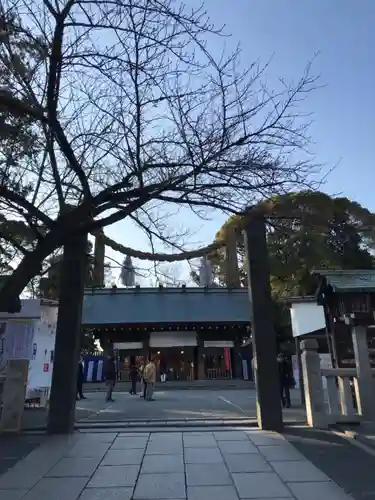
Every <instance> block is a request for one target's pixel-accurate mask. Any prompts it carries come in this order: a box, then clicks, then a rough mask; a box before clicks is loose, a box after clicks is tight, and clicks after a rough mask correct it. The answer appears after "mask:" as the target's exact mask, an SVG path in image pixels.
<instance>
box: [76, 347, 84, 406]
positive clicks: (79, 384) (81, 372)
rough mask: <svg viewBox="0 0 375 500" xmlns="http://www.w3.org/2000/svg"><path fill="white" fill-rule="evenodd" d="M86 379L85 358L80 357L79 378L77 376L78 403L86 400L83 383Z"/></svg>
mask: <svg viewBox="0 0 375 500" xmlns="http://www.w3.org/2000/svg"><path fill="white" fill-rule="evenodd" d="M84 379H85V375H84V361H83V356H80V358H79V361H78V376H77V398H76V399H77V401H78V400H79V399H86V398H85V396H84V395H83V381H84Z"/></svg>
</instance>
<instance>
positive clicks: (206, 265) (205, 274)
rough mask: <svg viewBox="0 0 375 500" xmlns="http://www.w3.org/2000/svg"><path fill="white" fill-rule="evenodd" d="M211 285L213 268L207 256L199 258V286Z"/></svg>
mask: <svg viewBox="0 0 375 500" xmlns="http://www.w3.org/2000/svg"><path fill="white" fill-rule="evenodd" d="M212 284H213V267H212V264H211V262H210V261H209V259H208V258H207V256H205V257H202V258H201V263H200V267H199V286H201V287H205V286H212Z"/></svg>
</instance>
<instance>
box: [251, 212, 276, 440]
mask: <svg viewBox="0 0 375 500" xmlns="http://www.w3.org/2000/svg"><path fill="white" fill-rule="evenodd" d="M245 248H246V254H247V275H248V283H249V297H250V301H251V304H250V306H251V310H252V318H251V322H252V343H253V352H254V365H255V368H256V376H255V386H256V393H257V419H258V425H259V427H260V428H261V429H266V430H271V431H280V430H281V429H282V427H283V419H282V411H281V401H280V399H281V398H280V385H279V371H278V366H277V352H276V332H275V328H274V319H273V303H272V298H271V289H270V283H269V267H268V249H267V240H266V225H265V220H264V218H263V217H262V216H255V217H253V218H252V219H251V220H250V222H249V224H248V226H247V227H246V229H245Z"/></svg>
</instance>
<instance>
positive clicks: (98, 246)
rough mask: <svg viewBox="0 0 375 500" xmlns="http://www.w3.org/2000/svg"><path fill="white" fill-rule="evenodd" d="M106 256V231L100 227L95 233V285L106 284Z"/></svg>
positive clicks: (101, 285)
mask: <svg viewBox="0 0 375 500" xmlns="http://www.w3.org/2000/svg"><path fill="white" fill-rule="evenodd" d="M104 257H105V243H104V231H103V229H99V230H98V231H97V232H96V233H95V246H94V270H93V282H94V285H95V286H99V287H103V286H104Z"/></svg>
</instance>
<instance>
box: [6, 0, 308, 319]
mask: <svg viewBox="0 0 375 500" xmlns="http://www.w3.org/2000/svg"><path fill="white" fill-rule="evenodd" d="M0 9H1V10H0V126H1V128H2V130H7V134H8V136H7V137H8V139H7V140H8V141H9V134H10V135H11V137H12V138H13V139H14V137H16V139H17V140H18V142H19V143H21V140H22V147H19V151H20V153H19V154H18V155H17V156H15V155H13V156H14V157H12V155H9V153H7V154H5V153H4V149H3V150H2V151H3V153H0V156H1V155H3V156H2V158H1V161H0V168H1V170H0V174H1V177H0V207H1V211H2V213H5V214H8V216H12V217H18V218H20V219H23V220H24V221H25V222H26V223H27V224H28V225H29V226H30V228H31V229H32V230H33V231H34V233H35V245H34V247H33V249H32V250H26V249H25V251H24V256H23V258H22V260H21V262H20V263H19V265H18V267H17V268H16V269H15V270H14V272H13V273H12V274H11V275H10V277H9V280H8V283H7V287H6V292H4V289H3V292H1V291H0V310H2V309H4V308H6V309H9V307H10V303H11V301H12V300H15V297H18V296H19V294H20V293H21V292H22V290H23V289H24V288H25V286H26V285H27V283H28V282H29V281H30V280H31V279H32V278H33V276H35V275H37V274H38V273H39V272H40V270H41V267H42V263H43V261H44V260H45V259H46V257H47V256H48V255H50V254H51V253H52V252H54V251H55V250H56V249H57V248H59V247H61V246H62V245H64V243H65V242H66V241H68V240H71V239H72V238H74V237H75V236H77V235H78V234H82V233H85V234H87V233H90V232H95V230H97V229H98V228H101V227H105V226H108V225H110V224H113V223H115V222H117V221H120V220H122V219H125V218H130V219H132V220H133V221H134V223H135V224H137V225H138V226H139V227H141V228H142V229H143V230H144V231H146V232H147V234H148V236H149V237H150V238H151V240H152V239H155V238H156V239H159V240H160V241H162V242H164V243H170V244H171V243H172V245H173V246H174V247H175V248H179V247H178V244H177V242H176V240H175V239H174V235H173V234H172V233H171V231H170V230H169V231H167V228H166V224H165V219H164V222H162V223H161V222H160V210H161V205H162V206H163V208H162V210H163V211H164V215H165V214H166V213H167V212H168V210H169V209H170V210H173V207H181V206H185V207H188V208H190V209H191V210H193V211H195V212H196V213H197V214H198V215H201V211H202V210H206V209H218V210H222V211H225V212H227V213H240V212H242V211H243V210H244V209H245V208H246V207H248V206H249V205H251V204H252V203H254V202H255V201H256V200H257V199H258V197H259V196H263V197H264V196H266V197H267V196H269V195H272V194H275V193H280V192H283V191H286V190H288V189H289V188H291V187H293V186H294V185H296V184H301V183H305V182H306V179H307V177H308V174H309V173H310V172H311V168H313V166H312V164H311V163H310V160H309V156H308V154H307V153H306V151H305V147H306V145H307V142H308V137H307V135H306V134H307V128H308V118H306V117H301V116H300V115H299V111H298V107H297V105H298V104H299V102H300V101H301V100H302V99H304V98H305V96H306V94H307V93H308V92H309V91H310V90H312V89H313V88H314V87H315V83H316V81H315V79H314V78H313V77H312V76H310V68H307V70H306V72H304V74H303V75H302V77H301V79H300V80H299V81H298V82H296V83H293V84H291V85H289V84H287V83H286V82H284V81H281V82H280V88H279V89H277V90H268V89H267V88H266V87H265V85H264V83H263V81H262V80H263V74H264V70H265V68H266V66H263V67H262V66H260V65H259V64H258V63H253V64H251V65H250V66H249V67H248V68H247V69H245V70H244V71H240V70H239V69H238V68H239V65H240V62H239V56H240V51H239V50H236V51H235V52H234V53H233V54H230V55H229V56H226V55H225V53H224V52H223V54H222V55H221V56H220V57H219V58H214V57H213V55H212V53H211V52H210V47H212V46H213V45H215V46H216V47H217V44H218V43H221V42H222V38H223V36H224V32H223V30H222V29H217V28H215V27H214V26H213V25H212V24H211V23H210V21H209V18H208V16H207V14H206V12H205V11H204V8H203V6H201V7H199V8H197V9H190V8H188V7H184V6H183V4H180V2H179V1H177V0H176V1H175V0H137V1H135V0H28V1H26V0H5V1H3V2H2V3H1V7H0ZM17 130H18V135H17V133H16V134H15V132H16V131H17ZM21 132H22V137H21ZM12 134H13V135H12ZM25 137H26V139H25ZM3 140H5V139H3V138H2V139H1V141H2V142H3ZM296 150H300V151H301V152H302V155H296V154H295V151H296ZM290 153H291V154H290ZM304 153H306V154H304ZM296 157H298V158H299V159H297V160H296ZM301 158H302V159H301ZM107 243H110V244H112V246H113V247H115V246H116V242H113V241H111V240H108V239H107ZM179 251H180V258H183V257H184V255H185V254H184V249H183V248H181V247H180V248H179ZM126 253H127V254H128V255H132V256H135V257H140V255H139V252H135V251H134V250H133V249H131V248H130V249H127V251H126ZM193 254H194V252H190V254H189V255H190V256H192V255H193ZM145 255H146V258H147V257H150V256H151V258H153V259H155V258H157V257H155V256H154V255H153V252H151V254H143V257H145ZM195 255H197V253H195ZM166 260H172V258H168V256H167V259H166Z"/></svg>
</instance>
